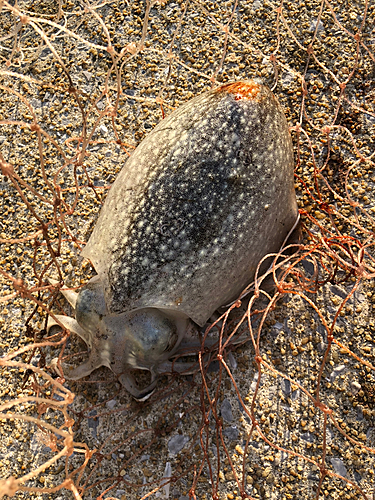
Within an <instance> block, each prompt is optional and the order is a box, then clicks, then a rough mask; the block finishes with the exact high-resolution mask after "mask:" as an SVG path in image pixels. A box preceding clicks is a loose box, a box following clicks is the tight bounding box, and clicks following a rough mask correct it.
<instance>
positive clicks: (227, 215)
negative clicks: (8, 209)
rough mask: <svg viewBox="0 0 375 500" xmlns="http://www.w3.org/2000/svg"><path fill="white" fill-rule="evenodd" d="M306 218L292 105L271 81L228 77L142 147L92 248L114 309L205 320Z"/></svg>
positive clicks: (110, 201) (88, 253)
mask: <svg viewBox="0 0 375 500" xmlns="http://www.w3.org/2000/svg"><path fill="white" fill-rule="evenodd" d="M296 218H297V204H296V197H295V192H294V181H293V149H292V141H291V137H290V134H289V129H288V124H287V122H286V119H285V116H284V113H283V111H282V109H281V107H280V105H279V104H278V102H277V100H276V99H275V97H274V96H273V94H272V93H271V91H270V90H269V89H268V88H267V87H265V86H263V85H260V84H258V83H255V82H254V81H247V82H237V83H229V84H226V85H222V86H221V87H218V88H216V89H214V90H211V91H209V92H205V93H204V94H202V95H200V96H198V97H196V98H194V99H192V100H191V101H189V102H187V103H186V104H184V105H183V106H181V107H180V108H178V109H177V110H176V111H174V112H173V113H172V114H171V115H170V116H168V117H167V118H166V119H164V120H162V121H161V122H160V123H159V124H158V126H157V127H156V128H155V129H154V130H153V131H152V132H151V133H150V134H149V135H148V136H147V137H146V139H145V140H144V141H143V142H142V143H141V144H140V145H139V146H138V147H137V149H136V150H135V151H134V153H133V155H132V156H131V158H130V159H129V160H128V161H127V163H126V164H125V166H124V168H123V169H122V171H121V172H120V174H119V176H118V178H117V179H116V181H115V183H114V184H113V186H112V188H111V190H110V192H109V194H108V197H107V199H106V202H105V204H104V206H103V208H102V211H101V213H100V216H99V220H98V221H97V224H96V226H95V229H94V231H93V233H92V236H91V238H90V239H89V242H88V244H87V245H86V247H85V249H84V250H83V252H82V255H83V256H84V257H87V258H88V259H90V260H91V262H92V263H93V265H94V267H95V269H96V271H97V273H98V274H99V277H100V280H101V282H102V284H103V285H104V290H105V298H106V304H107V307H108V310H109V311H110V312H112V313H122V312H124V311H131V310H134V309H139V308H144V307H158V308H168V309H174V310H178V311H183V312H184V313H185V314H186V315H187V316H189V317H190V318H191V319H192V320H193V321H195V322H196V323H197V324H198V325H203V324H204V323H205V322H206V321H207V320H208V319H209V317H210V316H211V315H212V313H213V312H214V311H215V310H216V309H217V308H218V307H219V306H221V305H223V304H226V303H228V302H230V301H231V300H232V299H235V298H237V296H238V294H239V293H240V292H241V291H242V290H243V288H244V287H245V286H246V285H247V284H248V283H249V282H250V281H251V280H252V278H253V276H254V272H255V269H256V266H257V264H258V262H259V261H260V259H261V258H262V257H263V256H264V255H266V254H267V253H269V252H274V251H278V250H279V248H280V246H281V244H282V242H283V241H284V238H285V237H286V235H287V234H288V231H289V229H290V228H291V227H292V225H293V224H294V222H295V220H296Z"/></svg>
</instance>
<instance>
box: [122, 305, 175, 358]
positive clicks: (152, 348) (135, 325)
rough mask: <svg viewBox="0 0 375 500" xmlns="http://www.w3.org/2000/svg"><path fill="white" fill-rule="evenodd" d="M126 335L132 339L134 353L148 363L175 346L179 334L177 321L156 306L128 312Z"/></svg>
mask: <svg viewBox="0 0 375 500" xmlns="http://www.w3.org/2000/svg"><path fill="white" fill-rule="evenodd" d="M126 320H127V321H126V326H125V328H126V329H127V332H126V336H127V337H128V338H129V339H131V344H132V351H133V352H132V354H133V356H134V357H135V358H136V359H138V360H141V359H143V360H144V361H145V362H147V363H148V364H152V363H153V362H157V361H159V360H160V358H161V356H162V355H163V354H164V353H166V354H167V356H168V354H169V353H170V351H171V350H172V349H173V348H174V347H175V345H176V343H177V341H178V338H179V335H178V330H177V326H176V323H175V321H173V319H171V318H169V317H168V315H167V314H164V313H163V311H160V310H158V309H155V308H146V309H141V310H138V311H134V312H132V313H128V314H127V318H126Z"/></svg>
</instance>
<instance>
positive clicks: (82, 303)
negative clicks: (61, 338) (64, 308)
mask: <svg viewBox="0 0 375 500" xmlns="http://www.w3.org/2000/svg"><path fill="white" fill-rule="evenodd" d="M75 310H76V320H77V322H78V324H79V325H80V326H81V327H82V328H84V329H85V330H87V331H95V330H96V328H97V327H98V324H99V322H100V321H101V320H102V318H103V317H104V316H105V315H106V314H107V312H106V306H105V298H104V292H103V287H102V286H101V284H100V281H99V280H91V281H89V282H88V283H87V285H85V286H84V287H83V288H82V289H81V290H80V291H79V293H78V297H77V302H76V306H75Z"/></svg>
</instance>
